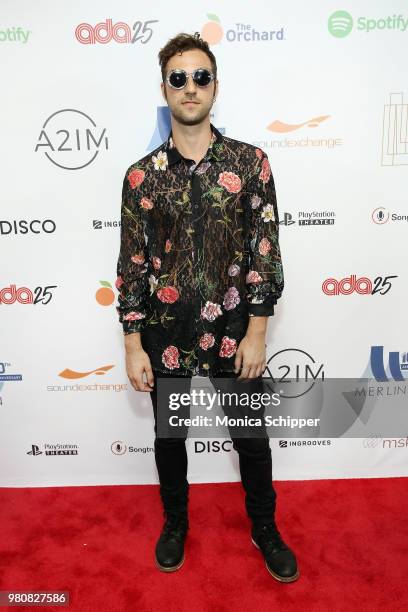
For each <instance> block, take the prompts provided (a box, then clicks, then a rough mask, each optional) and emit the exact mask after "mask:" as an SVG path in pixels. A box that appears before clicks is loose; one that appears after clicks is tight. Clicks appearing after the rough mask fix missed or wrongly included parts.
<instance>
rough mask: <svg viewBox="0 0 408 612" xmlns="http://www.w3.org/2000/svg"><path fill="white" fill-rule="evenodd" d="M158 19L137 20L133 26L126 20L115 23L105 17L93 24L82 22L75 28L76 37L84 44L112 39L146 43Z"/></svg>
mask: <svg viewBox="0 0 408 612" xmlns="http://www.w3.org/2000/svg"><path fill="white" fill-rule="evenodd" d="M158 21H159V20H158V19H149V20H148V21H135V22H134V24H133V25H132V26H130V25H128V24H127V23H125V22H124V21H117V22H116V23H113V20H112V19H105V21H101V22H100V23H97V24H96V25H95V26H92V25H91V24H90V23H80V24H79V25H78V26H77V27H76V29H75V37H76V39H77V40H78V41H79V42H80V43H82V44H83V45H95V44H96V43H99V44H101V45H106V44H108V43H110V42H112V41H114V42H117V43H122V44H123V43H124V44H135V43H138V42H139V43H141V44H142V45H145V44H146V43H148V42H149V40H150V39H151V37H152V36H153V28H151V27H150V25H151V24H152V23H158Z"/></svg>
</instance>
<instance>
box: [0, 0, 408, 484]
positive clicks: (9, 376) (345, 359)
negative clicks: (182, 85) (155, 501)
mask: <svg viewBox="0 0 408 612" xmlns="http://www.w3.org/2000/svg"><path fill="white" fill-rule="evenodd" d="M196 31H200V32H201V35H202V37H203V38H205V39H206V40H207V41H208V42H209V44H210V46H211V49H212V51H213V52H214V54H215V56H216V58H217V63H218V78H219V95H218V97H217V101H216V103H215V105H214V107H213V113H212V115H211V121H212V123H213V124H214V125H215V126H216V127H217V128H218V129H219V130H220V131H221V132H222V133H223V134H225V135H226V136H229V137H232V138H236V139H238V140H242V141H245V142H249V143H252V144H254V145H256V146H257V147H260V148H262V149H263V150H264V151H265V152H266V153H267V154H268V157H269V160H270V162H271V167H272V172H273V175H274V179H275V184H276V192H277V201H278V208H279V219H280V243H281V250H282V258H283V267H284V273H285V289H284V294H283V296H282V298H281V299H280V300H279V302H278V304H277V306H276V310H275V312H276V314H275V316H274V317H271V318H270V319H269V325H268V336H267V343H268V344H267V359H268V370H267V372H266V374H271V375H274V376H277V377H278V378H279V380H280V381H281V382H284V379H285V377H288V378H291V379H302V378H306V379H308V380H309V382H310V384H309V385H308V386H307V385H306V388H303V389H304V390H303V393H304V394H307V393H310V392H312V391H311V390H312V389H313V388H314V387H315V386H317V385H318V384H319V383H320V384H321V383H323V382H324V381H326V380H330V379H342V378H343V379H345V380H346V379H357V380H361V385H360V392H359V393H358V394H357V395H354V396H353V395H351V396H350V395H348V396H347V397H346V396H345V398H344V403H345V405H347V407H348V410H349V412H348V414H352V415H353V417H352V418H348V419H346V420H345V421H344V423H343V425H342V427H341V428H340V429H341V432H340V434H341V435H340V434H339V435H338V436H327V437H325V436H324V435H322V434H321V432H320V434H319V433H317V435H315V436H312V437H307V438H305V437H304V436H302V432H301V431H296V430H294V431H293V434H292V435H291V436H282V437H279V436H273V437H271V441H270V444H271V448H272V456H273V476H274V478H275V479H277V480H278V479H294V480H297V479H319V478H342V477H376V476H383V477H386V476H406V475H407V474H408V469H407V457H408V437H407V429H406V428H405V427H404V426H403V425H401V427H400V429H399V430H395V431H393V432H392V435H390V433H389V432H388V433H385V432H384V431H382V430H381V427H380V426H379V425H378V422H377V421H376V422H375V424H373V426H372V427H371V426H370V420H369V414H367V413H366V412H365V402H366V401H367V400H368V398H374V399H375V406H376V409H377V410H380V411H381V412H382V414H383V415H390V419H391V418H392V415H393V410H394V405H395V401H396V398H397V399H398V400H399V401H400V402H401V400H403V398H404V396H405V400H406V404H407V409H408V398H407V389H408V384H407V379H408V357H407V349H408V338H407V334H406V327H407V326H406V321H407V314H406V308H405V304H407V301H408V289H407V278H408V270H407V256H406V238H407V227H408V205H407V178H408V79H407V70H406V57H407V54H408V7H407V4H406V2H403V1H398V0H393V1H392V2H380V1H375V2H373V1H368V0H367V1H363V0H361V1H357V0H355V1H353V0H348V1H347V2H344V3H343V4H342V3H341V2H340V3H339V2H337V1H336V2H331V1H328V2H319V1H318V0H312V1H311V2H308V3H306V4H305V3H304V2H301V1H300V0H296V1H295V0H292V1H291V2H283V1H276V2H270V1H268V2H266V1H265V2H263V1H260V0H254V1H252V2H250V3H249V2H233V3H232V2H227V1H224V2H213V3H211V2H203V1H202V0H197V1H196V2H194V3H191V2H182V1H177V0H176V1H175V2H172V3H165V2H159V3H151V2H145V1H141V2H137V3H135V2H130V0H129V1H128V0H116V1H115V2H113V1H112V0H109V1H107V0H101V1H98V2H96V1H91V0H90V1H88V2H80V1H79V0H72V1H70V2H59V3H55V2H51V0H37V1H35V2H32V1H29V0H26V1H24V0H20V1H18V0H17V1H11V0H8V1H7V0H3V1H2V3H1V7H0V61H1V67H2V88H1V108H2V112H1V115H0V125H1V139H2V148H1V149H2V150H1V158H2V161H1V177H2V180H1V214H0V248H1V270H0V316H1V340H2V341H1V346H0V349H1V350H0V436H1V438H0V440H1V443H0V466H1V467H0V485H1V486H51V485H67V486H69V485H94V484H132V483H152V484H154V483H157V482H158V480H157V475H156V466H155V463H154V452H153V440H154V432H153V415H152V406H151V400H150V397H149V395H148V394H147V393H141V392H136V391H134V390H133V388H132V387H131V385H130V383H129V381H128V379H127V375H126V368H125V354H124V342H123V335H122V328H121V325H120V324H119V322H118V316H117V312H116V309H115V305H116V301H117V289H116V287H115V281H116V262H117V257H118V253H119V244H120V206H121V188H122V181H123V177H124V173H125V171H126V169H127V168H128V166H129V165H130V164H131V163H133V162H135V161H137V160H138V159H140V158H141V157H143V156H144V155H146V154H147V153H148V152H149V151H151V150H153V149H154V148H156V147H157V146H159V145H160V143H161V142H163V141H164V140H165V139H166V138H167V136H168V133H169V130H170V117H169V113H168V109H167V106H166V103H165V101H164V99H163V98H162V95H161V92H160V69H159V64H158V58H157V54H158V52H159V50H160V48H161V47H163V46H164V45H165V44H166V42H167V41H168V39H169V38H171V37H172V36H174V35H176V34H177V33H179V32H188V33H191V34H193V33H194V32H196ZM204 382H206V381H203V379H202V378H201V377H194V379H193V386H195V385H197V386H199V385H200V384H204ZM300 395H301V393H298V396H300ZM313 402H315V403H313ZM311 403H312V404H313V406H314V413H315V414H319V411H321V409H322V400H321V397H318V396H317V395H316V397H315V400H313V401H312V402H311ZM336 410H337V406H336ZM338 410H339V411H340V410H342V406H341V405H339V407H338ZM363 421H364V425H365V429H364V434H363V435H360V436H356V435H352V434H351V433H350V432H352V430H353V427H355V426H356V424H360V425H361V423H363ZM187 444H188V451H189V479H190V482H215V481H235V480H239V470H238V457H237V454H236V452H235V450H234V449H233V448H232V444H231V440H230V439H229V438H228V437H219V438H211V439H193V438H191V439H189V440H188V442H187Z"/></svg>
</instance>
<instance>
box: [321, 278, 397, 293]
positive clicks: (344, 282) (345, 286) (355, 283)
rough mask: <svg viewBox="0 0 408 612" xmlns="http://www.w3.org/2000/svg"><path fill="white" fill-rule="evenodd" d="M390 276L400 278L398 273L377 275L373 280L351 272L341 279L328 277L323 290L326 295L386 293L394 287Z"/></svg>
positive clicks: (323, 284)
mask: <svg viewBox="0 0 408 612" xmlns="http://www.w3.org/2000/svg"><path fill="white" fill-rule="evenodd" d="M390 278H398V276H397V275H395V274H394V275H392V276H384V277H382V276H376V278H375V279H374V280H373V281H372V280H371V279H370V278H367V277H366V276H359V277H358V278H357V275H356V274H351V275H350V276H346V277H345V278H342V279H340V280H337V279H336V278H326V279H325V280H324V281H323V283H322V291H323V293H325V294H326V295H350V294H351V293H359V294H360V295H374V294H375V293H379V294H380V295H385V294H386V293H388V291H389V290H390V289H391V287H392V283H390V280H389V279H390Z"/></svg>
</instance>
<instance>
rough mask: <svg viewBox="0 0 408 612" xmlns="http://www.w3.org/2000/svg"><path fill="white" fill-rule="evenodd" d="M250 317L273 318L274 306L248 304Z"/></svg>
mask: <svg viewBox="0 0 408 612" xmlns="http://www.w3.org/2000/svg"><path fill="white" fill-rule="evenodd" d="M248 312H249V316H250V317H272V316H273V315H274V312H275V311H274V306H273V304H269V305H267V304H248Z"/></svg>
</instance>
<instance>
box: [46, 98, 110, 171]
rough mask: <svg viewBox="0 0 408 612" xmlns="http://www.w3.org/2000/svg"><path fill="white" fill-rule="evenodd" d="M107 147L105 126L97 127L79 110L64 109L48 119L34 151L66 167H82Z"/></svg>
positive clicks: (67, 168) (77, 168)
mask: <svg viewBox="0 0 408 612" xmlns="http://www.w3.org/2000/svg"><path fill="white" fill-rule="evenodd" d="M108 148H109V144H108V137H107V135H106V128H102V127H98V125H97V124H96V122H95V121H94V120H93V119H91V117H90V116H89V115H87V114H85V113H83V112H82V111H80V110H77V109H74V108H65V109H62V110H59V111H56V112H55V113H53V114H52V115H50V116H49V117H48V119H46V120H45V122H44V124H43V126H42V129H41V132H40V135H39V137H38V141H37V144H36V146H35V152H36V153H38V152H40V153H44V155H45V157H47V159H49V160H50V162H52V163H53V164H55V165H56V166H58V167H59V168H63V169H64V170H81V169H82V168H85V167H86V166H89V164H91V163H92V162H93V161H94V160H95V159H96V158H97V156H98V154H99V152H100V151H102V150H104V149H105V150H108Z"/></svg>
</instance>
